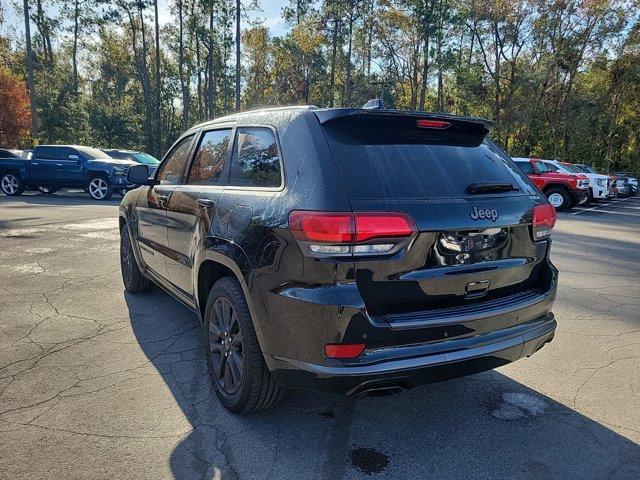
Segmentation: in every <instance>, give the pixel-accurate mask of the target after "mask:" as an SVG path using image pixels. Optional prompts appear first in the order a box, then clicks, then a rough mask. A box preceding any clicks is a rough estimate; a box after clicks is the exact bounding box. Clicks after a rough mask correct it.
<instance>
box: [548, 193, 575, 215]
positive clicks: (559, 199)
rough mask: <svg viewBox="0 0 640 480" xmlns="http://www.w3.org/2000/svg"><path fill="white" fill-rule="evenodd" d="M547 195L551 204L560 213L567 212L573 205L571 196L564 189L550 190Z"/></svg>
mask: <svg viewBox="0 0 640 480" xmlns="http://www.w3.org/2000/svg"><path fill="white" fill-rule="evenodd" d="M546 195H547V199H548V200H549V203H550V204H551V205H553V206H554V207H555V209H556V210H558V211H559V212H561V211H562V210H566V209H567V208H569V206H570V205H571V196H570V195H569V193H568V192H567V191H566V190H564V189H562V188H550V189H549V190H547V192H546Z"/></svg>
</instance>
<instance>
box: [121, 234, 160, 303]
mask: <svg viewBox="0 0 640 480" xmlns="http://www.w3.org/2000/svg"><path fill="white" fill-rule="evenodd" d="M120 271H121V272H122V282H123V283H124V288H125V289H126V290H127V292H130V293H141V292H146V291H147V290H150V289H151V287H152V286H153V284H152V283H151V280H149V279H148V278H147V277H145V276H144V275H143V274H142V272H141V271H140V267H138V263H137V262H136V257H135V256H134V254H133V246H132V245H131V237H130V236H129V229H128V228H127V226H126V225H124V226H123V227H122V229H121V230H120Z"/></svg>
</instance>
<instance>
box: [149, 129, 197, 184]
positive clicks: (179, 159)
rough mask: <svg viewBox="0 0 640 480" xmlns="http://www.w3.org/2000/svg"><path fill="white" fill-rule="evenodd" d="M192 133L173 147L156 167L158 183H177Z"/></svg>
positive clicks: (191, 139) (186, 158)
mask: <svg viewBox="0 0 640 480" xmlns="http://www.w3.org/2000/svg"><path fill="white" fill-rule="evenodd" d="M193 137H194V136H193V135H189V136H188V137H185V138H183V139H182V140H180V141H179V142H178V144H177V145H176V146H175V147H173V150H171V152H170V153H169V155H167V157H166V158H165V159H164V160H163V161H162V163H161V164H160V167H158V175H157V177H156V179H157V180H158V182H159V183H160V185H177V184H179V183H180V180H181V179H182V173H183V172H184V168H185V166H186V164H187V160H188V159H189V151H190V150H191V142H192V141H193Z"/></svg>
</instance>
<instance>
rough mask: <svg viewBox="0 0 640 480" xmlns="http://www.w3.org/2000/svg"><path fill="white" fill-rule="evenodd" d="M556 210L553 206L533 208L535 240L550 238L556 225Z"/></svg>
mask: <svg viewBox="0 0 640 480" xmlns="http://www.w3.org/2000/svg"><path fill="white" fill-rule="evenodd" d="M556 219H557V215H556V209H555V208H553V205H550V204H546V205H536V206H535V207H533V222H532V226H531V234H532V236H533V239H534V240H544V239H545V238H549V236H550V235H551V230H553V227H554V226H555V224H556Z"/></svg>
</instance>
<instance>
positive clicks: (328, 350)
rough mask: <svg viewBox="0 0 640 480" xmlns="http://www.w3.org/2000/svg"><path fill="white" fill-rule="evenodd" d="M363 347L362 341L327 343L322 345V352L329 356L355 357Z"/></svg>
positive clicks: (362, 350)
mask: <svg viewBox="0 0 640 480" xmlns="http://www.w3.org/2000/svg"><path fill="white" fill-rule="evenodd" d="M364 349H365V345H364V343H346V344H341V343H328V344H326V345H325V346H324V354H325V355H326V356H327V357H329V358H356V357H357V356H359V355H360V354H361V353H362V352H364Z"/></svg>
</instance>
